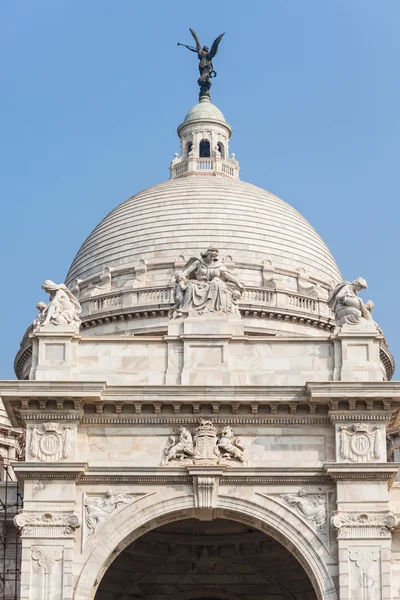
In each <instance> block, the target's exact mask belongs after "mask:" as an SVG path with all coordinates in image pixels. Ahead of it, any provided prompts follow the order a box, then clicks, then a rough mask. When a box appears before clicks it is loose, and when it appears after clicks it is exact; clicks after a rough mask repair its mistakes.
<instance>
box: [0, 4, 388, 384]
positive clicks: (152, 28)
mask: <svg viewBox="0 0 400 600" xmlns="http://www.w3.org/2000/svg"><path fill="white" fill-rule="evenodd" d="M399 26H400V2H399V1H398V0H383V1H382V0H381V1H379V0H325V1H321V0H257V1H252V0H249V1H247V2H243V0H230V1H224V0H219V1H218V2H211V1H210V2H203V3H201V2H187V3H183V2H171V1H168V2H167V1H161V0H160V1H154V0H147V1H146V2H138V1H135V0H114V1H113V2H110V1H109V0H84V1H78V0H57V1H56V2H55V1H54V0H35V1H34V2H33V1H32V0H16V1H15V2H7V1H6V0H3V1H2V2H0V55H1V56H2V66H1V70H0V77H1V84H2V85H1V87H2V93H1V95H0V115H1V117H0V118H1V138H0V139H1V142H0V175H1V176H0V186H1V222H2V229H1V237H0V244H1V247H0V251H1V257H2V261H1V267H2V268H1V278H2V297H3V300H4V306H3V310H2V311H1V321H2V322H1V333H2V335H1V344H0V378H3V379H12V378H14V377H15V376H14V373H13V368H12V364H13V360H14V356H15V354H16V352H17V350H18V347H19V341H20V339H21V337H22V335H23V333H24V331H25V329H26V327H27V326H28V325H29V323H30V322H31V321H32V320H33V318H34V316H35V314H36V310H35V305H36V302H37V301H38V300H39V299H45V298H44V294H43V292H42V291H41V289H40V285H41V282H42V281H43V280H44V279H48V278H50V279H53V280H55V281H57V282H61V281H63V280H64V277H65V275H66V273H67V270H68V267H69V265H70V263H71V262H72V259H73V257H74V255H75V253H76V252H77V250H78V249H79V246H80V245H81V243H82V242H83V241H84V239H85V237H86V236H87V235H88V234H89V233H90V231H91V230H92V229H93V228H94V227H95V226H96V224H97V223H98V222H99V221H100V220H101V219H102V218H103V217H104V216H105V215H106V214H107V213H108V212H109V211H110V210H111V209H112V208H114V207H115V206H116V205H117V204H119V203H121V202H122V201H123V200H125V199H126V198H128V197H129V196H131V195H133V194H134V193H136V192H138V191H140V190H141V189H143V188H146V187H148V186H150V185H153V184H155V183H158V182H160V181H163V180H165V179H167V178H168V165H169V162H170V160H171V158H172V156H173V153H174V152H175V151H177V150H178V138H177V136H176V127H177V125H178V124H179V123H180V122H181V121H182V119H183V117H184V115H185V113H186V112H187V110H188V109H189V108H190V107H191V106H192V105H193V104H195V103H196V100H197V86H196V79H197V66H196V59H195V57H194V55H193V54H192V53H190V52H188V51H186V50H185V49H183V48H178V47H177V45H176V44H177V42H178V41H181V42H186V43H190V42H191V39H190V34H189V31H188V28H189V27H193V28H194V29H195V30H196V31H197V32H198V34H199V37H200V40H201V41H202V43H204V44H210V43H211V42H212V40H213V39H214V38H215V37H216V36H217V35H218V34H219V33H221V32H222V31H225V32H226V36H225V38H224V40H223V44H222V45H221V48H220V52H219V53H218V56H217V58H216V60H215V66H216V70H217V71H218V77H217V79H216V80H215V81H214V85H213V88H212V99H213V102H214V103H215V104H217V105H218V106H219V108H221V110H222V111H223V112H224V114H225V116H226V118H227V120H228V121H229V122H230V123H231V125H232V126H233V138H232V142H231V150H232V151H233V152H236V155H237V158H238V160H239V161H240V164H241V167H242V171H241V178H242V179H244V180H246V181H249V182H251V183H254V184H256V185H259V186H261V187H263V188H266V189H268V190H270V191H271V192H273V193H275V194H277V195H278V196H280V197H281V198H283V199H284V200H286V201H287V202H289V203H290V204H292V205H293V206H294V207H295V208H297V209H298V210H299V211H300V212H302V213H303V214H304V216H305V217H306V218H307V219H308V220H309V221H310V222H311V223H312V225H313V226H314V227H315V228H316V230H317V231H318V232H319V234H320V235H321V236H322V237H323V238H324V240H325V241H326V243H327V245H328V246H329V248H330V249H331V251H332V253H333V255H334V256H335V258H336V260H337V262H338V264H339V267H340V268H341V270H342V273H343V276H344V277H345V278H346V279H354V278H356V277H358V276H363V277H365V278H366V279H367V281H368V285H369V289H368V291H367V292H365V293H364V294H363V297H364V299H367V298H372V299H373V300H374V301H375V305H376V308H375V312H374V316H375V318H376V320H377V321H378V322H379V323H380V325H381V326H382V327H383V329H384V331H385V333H386V336H387V338H388V340H389V343H390V347H391V350H392V352H393V354H394V355H395V358H396V356H397V358H398V359H400V324H399V318H398V302H399V297H400V278H399V269H398V260H399V237H400V233H399V226H398V221H399V216H400V208H399V198H400V194H399V192H400V169H399V139H400V117H399V106H400V76H399V73H400V59H399V57H400V36H399V35H398V31H399Z"/></svg>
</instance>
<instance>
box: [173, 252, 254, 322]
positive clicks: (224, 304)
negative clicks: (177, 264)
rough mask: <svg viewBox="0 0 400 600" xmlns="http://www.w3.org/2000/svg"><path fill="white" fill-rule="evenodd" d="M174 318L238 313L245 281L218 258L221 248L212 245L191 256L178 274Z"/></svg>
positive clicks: (176, 277) (176, 276) (176, 275)
mask: <svg viewBox="0 0 400 600" xmlns="http://www.w3.org/2000/svg"><path fill="white" fill-rule="evenodd" d="M175 280H176V281H175V288H174V305H173V307H172V308H171V310H170V312H169V315H170V317H172V318H178V317H182V316H185V315H187V314H189V313H197V314H204V313H225V314H230V313H233V314H237V313H238V312H239V311H238V302H239V299H240V296H241V293H242V291H243V290H244V286H243V284H242V283H241V282H240V281H239V280H238V279H236V277H235V276H234V275H233V274H232V273H231V272H230V271H229V270H228V269H227V267H226V266H225V265H224V264H223V263H222V262H221V261H220V260H219V257H218V249H217V248H214V247H213V246H210V248H208V249H207V250H206V251H205V252H202V253H201V254H200V258H196V257H195V256H192V258H190V259H189V260H188V262H187V263H186V265H185V267H184V269H183V271H181V272H179V273H176V274H175Z"/></svg>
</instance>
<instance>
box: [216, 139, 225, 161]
mask: <svg viewBox="0 0 400 600" xmlns="http://www.w3.org/2000/svg"><path fill="white" fill-rule="evenodd" d="M217 148H218V151H219V153H220V155H221V158H223V159H224V160H225V146H224V145H223V143H222V142H218V144H217Z"/></svg>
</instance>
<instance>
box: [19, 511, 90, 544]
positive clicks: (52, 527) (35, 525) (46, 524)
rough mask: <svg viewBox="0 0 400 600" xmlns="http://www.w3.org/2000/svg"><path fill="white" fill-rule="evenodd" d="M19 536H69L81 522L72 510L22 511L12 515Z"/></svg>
mask: <svg viewBox="0 0 400 600" xmlns="http://www.w3.org/2000/svg"><path fill="white" fill-rule="evenodd" d="M14 524H15V526H16V527H17V528H18V529H20V530H21V537H33V538H36V537H39V538H44V537H46V538H57V537H71V536H73V535H74V533H75V530H76V529H78V528H79V527H80V526H81V524H80V520H79V517H78V515H76V514H75V513H73V512H72V511H46V512H36V511H34V512H31V511H23V512H22V513H20V514H18V515H16V516H15V517H14Z"/></svg>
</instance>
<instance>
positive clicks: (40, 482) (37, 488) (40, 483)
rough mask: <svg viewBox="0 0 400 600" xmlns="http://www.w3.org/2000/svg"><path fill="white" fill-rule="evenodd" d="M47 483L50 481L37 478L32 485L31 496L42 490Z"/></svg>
mask: <svg viewBox="0 0 400 600" xmlns="http://www.w3.org/2000/svg"><path fill="white" fill-rule="evenodd" d="M49 483H50V481H49V480H48V479H38V480H37V481H35V482H34V484H33V487H32V496H36V494H38V493H39V492H43V490H45V489H46V487H47V486H48V485H49Z"/></svg>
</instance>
